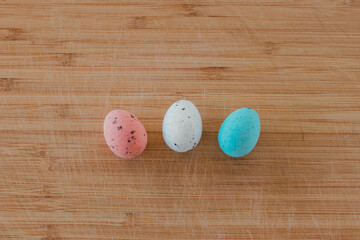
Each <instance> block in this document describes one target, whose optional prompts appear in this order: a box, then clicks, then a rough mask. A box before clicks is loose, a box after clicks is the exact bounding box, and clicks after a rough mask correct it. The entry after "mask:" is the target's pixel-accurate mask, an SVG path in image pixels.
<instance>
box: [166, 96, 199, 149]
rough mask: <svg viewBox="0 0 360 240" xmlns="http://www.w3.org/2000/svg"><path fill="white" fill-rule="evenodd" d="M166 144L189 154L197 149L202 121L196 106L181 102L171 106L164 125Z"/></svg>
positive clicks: (188, 102)
mask: <svg viewBox="0 0 360 240" xmlns="http://www.w3.org/2000/svg"><path fill="white" fill-rule="evenodd" d="M162 132H163V137H164V140H165V142H166V144H167V145H168V146H169V147H170V148H171V149H172V150H174V151H176V152H187V151H189V150H191V149H193V148H194V147H196V146H197V145H198V143H199V141H200V139H201V134H202V121H201V116H200V113H199V111H198V109H197V108H196V106H195V105H194V104H193V103H192V102H190V101H187V100H180V101H177V102H175V103H174V104H173V105H171V106H170V108H169V109H168V111H167V112H166V114H165V117H164V120H163V125H162Z"/></svg>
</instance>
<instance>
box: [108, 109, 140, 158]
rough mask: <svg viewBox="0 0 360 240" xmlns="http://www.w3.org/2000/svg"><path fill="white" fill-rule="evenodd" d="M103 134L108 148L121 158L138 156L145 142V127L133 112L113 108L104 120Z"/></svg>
mask: <svg viewBox="0 0 360 240" xmlns="http://www.w3.org/2000/svg"><path fill="white" fill-rule="evenodd" d="M104 136H105V140H106V143H107V145H108V146H109V148H110V150H111V151H112V152H113V153H114V154H115V155H116V156H119V157H121V158H133V157H136V156H139V155H140V154H141V153H142V152H143V151H144V149H145V148H146V144H147V133H146V130H145V127H144V126H143V125H142V123H141V122H140V120H139V119H137V118H136V117H135V116H134V115H133V114H131V113H129V112H127V111H124V110H113V111H111V112H109V113H108V115H107V116H106V118H105V121H104Z"/></svg>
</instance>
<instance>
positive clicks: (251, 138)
mask: <svg viewBox="0 0 360 240" xmlns="http://www.w3.org/2000/svg"><path fill="white" fill-rule="evenodd" d="M259 136H260V118H259V115H258V114H257V112H256V111H255V110H253V109H250V108H241V109H238V110H236V111H235V112H233V113H231V114H230V115H229V116H228V117H227V118H226V119H225V121H224V122H223V124H222V125H221V127H220V130H219V135H218V142H219V145H220V148H221V150H223V151H224V153H226V154H227V155H229V156H231V157H242V156H245V155H246V154H248V153H250V152H251V151H252V149H253V148H254V147H255V145H256V143H257V141H258V139H259Z"/></svg>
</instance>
